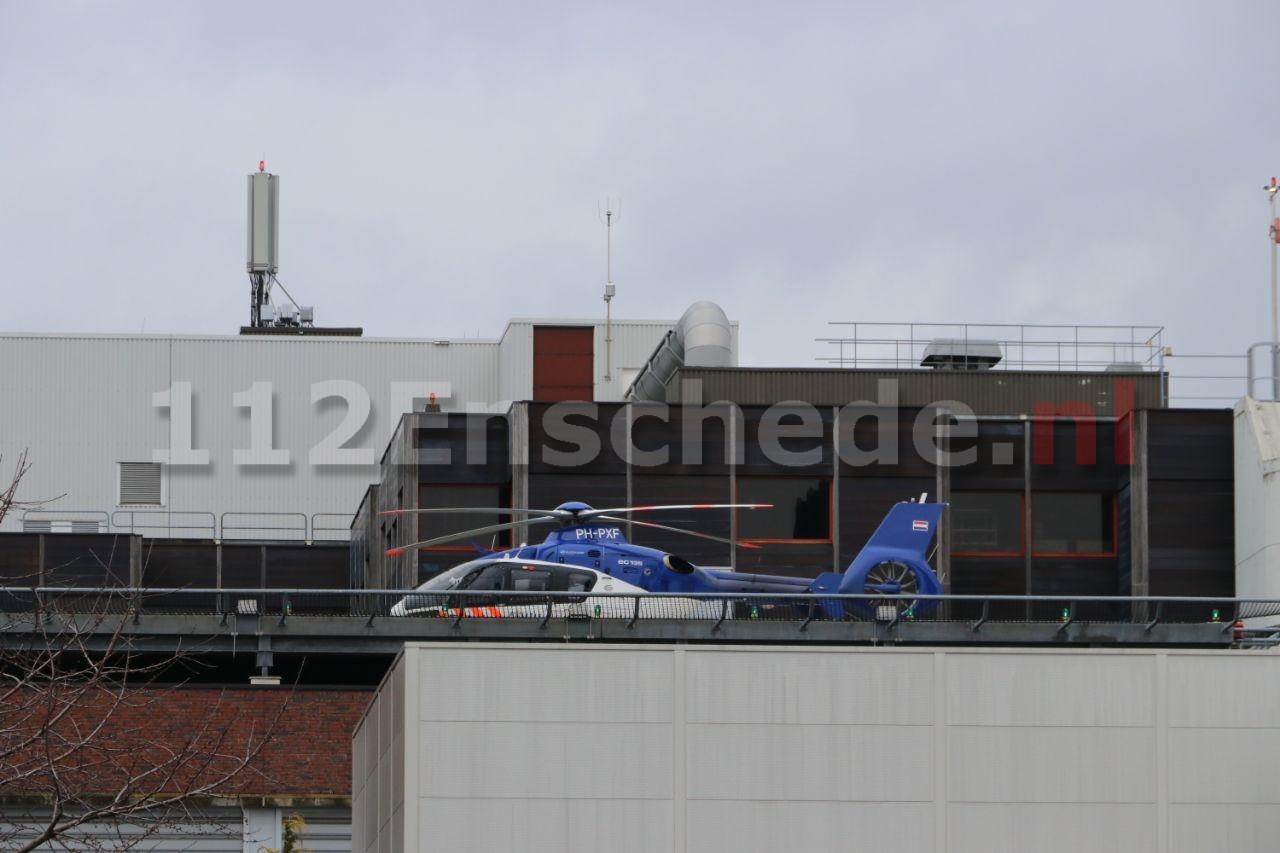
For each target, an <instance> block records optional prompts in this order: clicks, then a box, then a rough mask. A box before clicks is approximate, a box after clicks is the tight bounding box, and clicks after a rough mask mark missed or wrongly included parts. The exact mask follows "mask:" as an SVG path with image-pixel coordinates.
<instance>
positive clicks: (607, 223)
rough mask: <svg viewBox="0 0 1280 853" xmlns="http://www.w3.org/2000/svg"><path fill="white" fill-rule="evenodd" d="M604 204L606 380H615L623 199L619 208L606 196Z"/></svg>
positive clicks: (602, 219)
mask: <svg viewBox="0 0 1280 853" xmlns="http://www.w3.org/2000/svg"><path fill="white" fill-rule="evenodd" d="M604 204H605V209H604V213H603V214H601V221H602V222H604V280H605V283H604V381H606V382H610V381H612V380H613V295H614V293H615V292H616V291H617V288H615V287H614V285H613V223H614V221H615V220H618V219H621V218H622V199H618V209H617V210H614V209H613V199H610V198H605V201H604ZM597 212H599V208H598V207H597Z"/></svg>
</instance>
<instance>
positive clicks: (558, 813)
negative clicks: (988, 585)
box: [354, 644, 1280, 853]
mask: <svg viewBox="0 0 1280 853" xmlns="http://www.w3.org/2000/svg"><path fill="white" fill-rule="evenodd" d="M394 673H395V674H394V675H393V676H392V677H391V678H389V680H388V682H387V684H385V685H384V687H383V692H382V696H381V698H380V699H379V700H378V701H379V703H384V702H386V701H387V700H388V699H390V700H391V701H392V702H393V703H395V704H396V706H397V707H403V712H404V715H405V716H404V719H405V721H406V722H405V723H404V726H403V728H401V727H400V726H399V725H398V723H397V722H396V718H395V717H394V712H393V713H392V714H390V715H388V714H387V713H385V712H384V713H378V712H377V711H376V710H375V711H374V712H371V713H370V714H369V715H367V716H366V717H365V720H364V721H363V723H362V724H361V726H360V728H358V730H357V733H356V737H355V774H356V777H357V781H356V785H355V787H356V789H357V793H356V800H355V806H354V823H355V826H356V827H357V830H356V837H357V843H356V844H355V847H354V849H356V850H358V851H359V850H385V849H405V850H411V851H432V850H442V851H443V850H447V851H468V850H475V851H494V850H516V849H519V850H536V851H540V850H546V851H551V850H556V851H584V853H585V851H593V853H594V851H599V850H610V851H619V853H623V852H624V851H653V850H672V851H686V850H690V851H692V850H726V851H735V853H748V851H762V853H763V851H769V853H776V851H778V850H848V849H859V850H911V851H923V850H933V851H954V853H961V851H964V853H968V851H974V852H975V853H979V851H980V853H992V851H1010V852H1011V853H1013V851H1017V853H1024V851H1027V850H1036V851H1041V853H1054V851H1062V852H1063V853H1067V851H1070V853H1077V851H1080V850H1092V851H1116V852H1117V853H1120V851H1124V853H1133V851H1160V853H1164V851H1179V853H1181V851H1186V852H1187V853H1191V851H1203V850H1207V849H1236V848H1238V849H1269V847H1270V846H1271V845H1272V844H1273V842H1274V839H1275V838H1276V837H1277V836H1278V835H1280V785H1278V784H1277V783H1276V782H1275V777H1274V772H1273V766H1274V757H1275V756H1276V755H1277V754H1280V655H1275V654H1269V653H1242V652H1192V651H1185V652H1184V651H1167V652H1163V651H1159V652H1157V651H1126V650H1094V651H1075V652H1059V651H1053V650H1016V649H1007V650H994V651H993V650H976V649H975V650H946V651H934V650H927V649H920V650H917V649H871V648H855V649H840V650H822V649H813V648H806V649H790V648H778V647H769V648H750V647H694V646H688V647H654V646H646V647H639V646H629V647H617V646H614V647H606V646H530V645H485V646H474V645H469V646H458V645H453V644H409V645H407V646H406V647H405V652H404V655H403V656H402V658H401V659H400V660H399V661H398V662H397V664H396V666H395V669H394ZM400 679H403V681H401V680H400ZM401 685H402V686H401ZM401 689H403V693H402V694H401V693H400V691H401ZM398 696H399V697H400V698H397V697H398ZM401 733H403V737H404V746H403V750H404V752H403V755H404V765H403V769H404V771H405V773H404V777H403V786H400V785H399V784H398V783H397V782H396V781H395V780H396V779H397V777H396V773H397V772H398V768H397V766H396V765H395V764H394V763H393V762H395V761H396V760H398V757H399V755H400V753H399V752H397V750H396V749H395V747H394V746H393V744H394V743H395V740H396V738H397V737H399V736H400V735H401ZM389 763H390V769H389V770H388V771H385V772H386V773H388V774H389V775H388V776H387V778H388V779H390V780H391V781H389V782H386V783H381V784H386V785H389V789H388V792H387V793H386V794H383V793H381V792H380V791H378V790H377V789H373V788H371V787H370V786H371V785H372V784H374V783H373V781H372V780H374V779H376V778H382V774H383V773H384V771H383V769H382V768H384V767H387V766H388V764H389ZM361 776H363V778H364V786H363V788H362V787H361V782H360V777H361ZM397 812H398V813H399V815H400V817H396V814H397ZM401 833H403V835H401ZM384 838H385V840H384ZM400 838H403V845H404V846H403V848H401V847H400V846H399V845H398V843H397V841H398V840H399V839H400ZM361 842H363V845H362V844H361ZM387 843H390V847H387V846H385V845H386V844H387Z"/></svg>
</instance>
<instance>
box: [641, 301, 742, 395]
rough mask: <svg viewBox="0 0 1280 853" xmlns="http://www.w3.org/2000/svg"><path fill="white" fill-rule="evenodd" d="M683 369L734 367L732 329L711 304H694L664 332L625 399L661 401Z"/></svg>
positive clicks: (721, 312) (722, 314) (715, 306)
mask: <svg viewBox="0 0 1280 853" xmlns="http://www.w3.org/2000/svg"><path fill="white" fill-rule="evenodd" d="M682 366H688V367H733V366H734V358H733V329H732V328H731V327H730V325H729V318H728V317H727V316H725V313H724V309H723V308H721V307H720V306H719V305H717V304H715V303H714V302H695V303H693V304H692V305H690V306H689V308H688V309H687V310H686V311H685V312H684V314H683V315H682V316H681V317H680V320H679V321H678V322H677V323H676V325H675V328H674V329H672V330H671V331H669V332H667V334H666V335H665V336H664V337H663V339H662V341H661V342H660V343H659V344H658V347H657V349H655V350H654V351H653V355H651V356H649V360H648V361H647V362H645V365H644V367H642V368H641V369H640V373H639V374H638V375H637V376H636V378H635V381H634V382H632V383H631V387H630V388H629V389H627V394H626V397H627V398H628V399H631V400H664V399H666V388H667V383H668V382H669V381H670V380H671V377H672V375H674V374H675V372H676V370H678V369H679V368H680V367H682Z"/></svg>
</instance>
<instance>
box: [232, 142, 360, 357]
mask: <svg viewBox="0 0 1280 853" xmlns="http://www.w3.org/2000/svg"><path fill="white" fill-rule="evenodd" d="M279 222H280V176H279V175H275V174H272V173H271V172H268V171H267V162H266V160H259V161H258V171H256V172H253V173H252V174H250V175H249V216H248V225H249V231H248V243H247V248H246V252H245V270H246V271H247V272H248V273H249V325H247V326H241V327H240V334H242V335H277V334H291V335H293V334H296V335H350V336H355V337H358V336H359V335H360V334H362V332H363V330H362V329H360V328H359V327H358V326H346V327H328V328H323V329H322V328H317V326H316V324H315V316H316V313H315V309H314V308H313V307H312V306H310V305H299V304H298V302H297V300H295V299H294V298H293V295H292V294H290V293H289V291H288V290H286V289H285V286H284V283H283V282H281V281H280V279H279V277H278V276H277V275H276V273H277V272H279V269H280V265H279V263H278V262H277V256H278V254H279V253H278V246H279V232H280V229H279ZM273 288H279V291H280V293H281V294H283V296H284V299H285V300H288V301H280V302H275V301H274V300H273V299H272V290H273Z"/></svg>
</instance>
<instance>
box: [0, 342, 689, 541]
mask: <svg viewBox="0 0 1280 853" xmlns="http://www.w3.org/2000/svg"><path fill="white" fill-rule="evenodd" d="M547 322H551V323H565V322H570V321H563V320H560V321H555V320H553V321H547ZM592 322H593V321H582V323H581V324H583V325H590V324H591V323H592ZM532 323H533V321H515V322H513V323H512V324H511V326H510V327H509V328H508V329H507V331H506V332H505V333H504V335H503V337H502V338H501V339H500V341H477V340H453V341H440V342H436V341H429V340H390V339H373V338H328V337H311V336H271V337H264V336H224V337H161V336H123V335H122V336H110V335H106V336H104V335H51V336H44V335H0V359H2V361H0V363H2V364H4V365H5V369H4V371H3V372H0V401H3V405H2V406H0V454H2V455H3V462H0V476H3V475H4V474H6V473H9V472H10V471H11V467H10V466H11V465H12V463H13V461H14V460H16V458H17V456H18V454H20V453H21V452H22V451H23V450H26V451H27V452H28V458H29V461H30V463H31V469H30V471H29V473H28V474H27V476H26V478H25V479H24V481H23V487H22V492H21V497H22V498H24V499H27V500H32V499H46V498H58V500H56V501H54V502H53V503H50V504H49V505H48V506H47V507H46V509H48V510H50V511H54V512H57V513H62V514H68V513H69V512H70V511H79V510H84V511H93V512H96V513H100V514H101V516H102V517H105V518H108V519H111V520H113V521H114V522H115V524H114V526H113V527H112V529H115V530H121V529H128V528H129V525H130V524H131V523H133V524H134V525H136V526H137V527H138V528H139V529H140V530H141V532H144V533H148V534H152V535H185V536H212V535H214V532H213V530H211V529H210V525H213V527H214V529H216V530H218V531H219V532H220V531H221V529H222V523H221V522H222V521H223V514H224V513H236V514H237V515H236V516H234V517H231V518H228V519H227V521H228V526H229V527H230V526H232V525H240V528H239V533H238V534H237V533H236V532H231V533H228V534H226V538H235V536H236V535H241V536H242V537H248V536H250V535H252V534H251V531H249V530H248V529H247V528H249V527H251V526H254V525H257V524H263V525H266V526H269V527H274V528H277V529H276V530H275V531H274V532H271V533H270V534H267V533H266V532H262V533H260V534H258V535H259V537H261V536H268V535H269V536H270V538H299V539H300V538H303V536H304V535H305V534H304V532H303V530H305V528H306V527H308V526H311V524H312V521H313V516H315V515H317V514H325V515H326V517H325V518H323V519H320V520H318V521H319V524H320V525H323V526H326V527H336V528H345V527H346V521H345V519H349V517H350V515H351V514H352V513H354V512H355V509H356V507H357V505H358V504H359V501H360V498H361V496H362V495H363V493H364V490H365V488H366V487H367V486H368V485H369V484H370V483H372V482H374V481H376V480H377V479H378V466H377V462H378V459H380V458H381V456H382V452H383V450H384V449H385V447H386V444H387V442H388V440H389V439H390V436H391V433H392V431H393V430H394V428H395V424H396V423H397V422H398V420H399V417H400V415H401V414H402V413H404V412H406V411H410V410H411V406H412V400H413V398H415V397H418V398H425V397H427V396H428V395H429V394H430V393H431V392H432V391H434V392H435V393H436V394H437V401H438V402H439V403H440V404H441V406H442V408H443V409H444V410H445V411H466V410H468V409H472V408H498V409H501V410H505V408H506V405H507V403H508V401H511V400H522V399H529V398H530V397H531V396H532V394H533V374H532V353H533V337H532V328H533V325H532ZM632 325H634V328H632ZM615 327H616V328H617V329H619V330H622V331H619V335H621V336H622V337H624V338H625V342H622V343H619V344H618V345H617V351H618V353H619V358H621V359H622V360H624V361H626V362H628V363H631V362H640V361H642V360H643V359H644V358H645V357H646V356H647V355H648V353H649V351H650V350H652V348H653V347H654V346H655V345H656V343H657V341H658V340H659V339H660V338H661V336H662V334H664V333H665V331H666V329H667V328H670V324H669V323H668V324H665V325H664V324H662V323H657V322H650V321H641V322H638V323H634V324H629V323H627V322H620V323H617V324H615ZM333 380H338V381H345V382H348V383H352V384H353V385H352V387H354V388H357V389H359V388H362V389H364V391H365V392H367V394H368V402H369V406H370V410H369V416H368V418H367V419H365V420H363V421H359V420H357V421H355V422H354V423H356V424H359V429H358V431H356V433H355V434H354V435H353V436H351V437H350V439H349V440H348V441H346V442H345V444H344V445H343V447H344V448H346V449H347V450H349V451H351V452H350V453H349V454H348V455H347V457H346V458H332V457H326V458H320V457H318V456H317V455H316V454H315V451H316V448H317V447H318V446H320V445H321V444H322V442H324V441H325V440H326V438H328V437H329V436H331V435H332V434H333V433H334V431H335V430H337V429H338V428H339V427H340V426H341V425H342V424H343V423H344V420H345V419H346V417H347V412H348V405H347V403H345V402H343V400H342V399H341V398H328V399H324V400H320V401H317V402H313V400H312V396H313V393H314V391H313V389H314V388H315V386H316V385H317V384H318V383H323V382H328V381H333ZM183 382H185V383H190V387H191V395H192V405H191V413H192V418H191V420H192V427H193V429H192V448H193V449H195V450H198V451H205V452H207V455H208V462H207V464H186V465H178V464H171V465H166V466H165V469H164V473H163V478H164V492H165V500H164V505H163V507H162V509H163V510H164V512H163V513H157V512H156V511H155V509H156V508H138V509H137V510H136V511H135V513H136V514H134V515H132V516H131V515H130V514H129V513H130V510H131V508H127V507H122V506H120V505H119V504H118V498H119V496H118V493H117V492H118V469H117V466H118V463H120V462H151V461H153V459H154V458H155V457H154V454H156V453H166V452H171V451H173V450H174V448H172V447H171V446H170V443H171V436H170V426H171V420H170V413H169V410H167V409H164V408H158V407H157V406H155V405H154V400H153V396H154V395H155V394H156V393H157V392H163V391H165V390H166V389H169V388H170V387H171V386H172V385H173V384H174V383H183ZM256 382H263V383H270V386H271V389H272V392H273V405H272V418H273V430H272V432H273V439H272V445H271V446H272V448H274V449H277V450H286V451H288V457H289V458H288V463H287V464H283V465H266V466H264V465H240V464H236V451H237V450H248V449H250V447H251V442H250V410H249V409H248V408H244V407H236V406H235V405H234V398H235V395H236V394H237V393H240V392H245V391H248V390H249V389H250V387H251V386H252V385H253V384H254V383H256ZM359 396H360V395H359V394H358V393H356V394H355V395H354V397H353V398H352V400H353V402H355V403H356V404H357V405H358V404H359V400H358V398H359ZM326 463H329V464H326ZM59 496H61V497H59ZM270 514H275V515H270ZM20 525H21V515H20V514H19V513H15V514H13V515H12V516H11V517H9V518H7V519H5V521H4V522H3V524H0V530H14V529H18V528H19V527H20ZM148 525H159V526H158V527H150V526H148ZM300 526H301V527H300ZM142 528H145V529H142ZM318 538H320V537H318ZM329 538H333V536H332V535H330V537H329Z"/></svg>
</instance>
